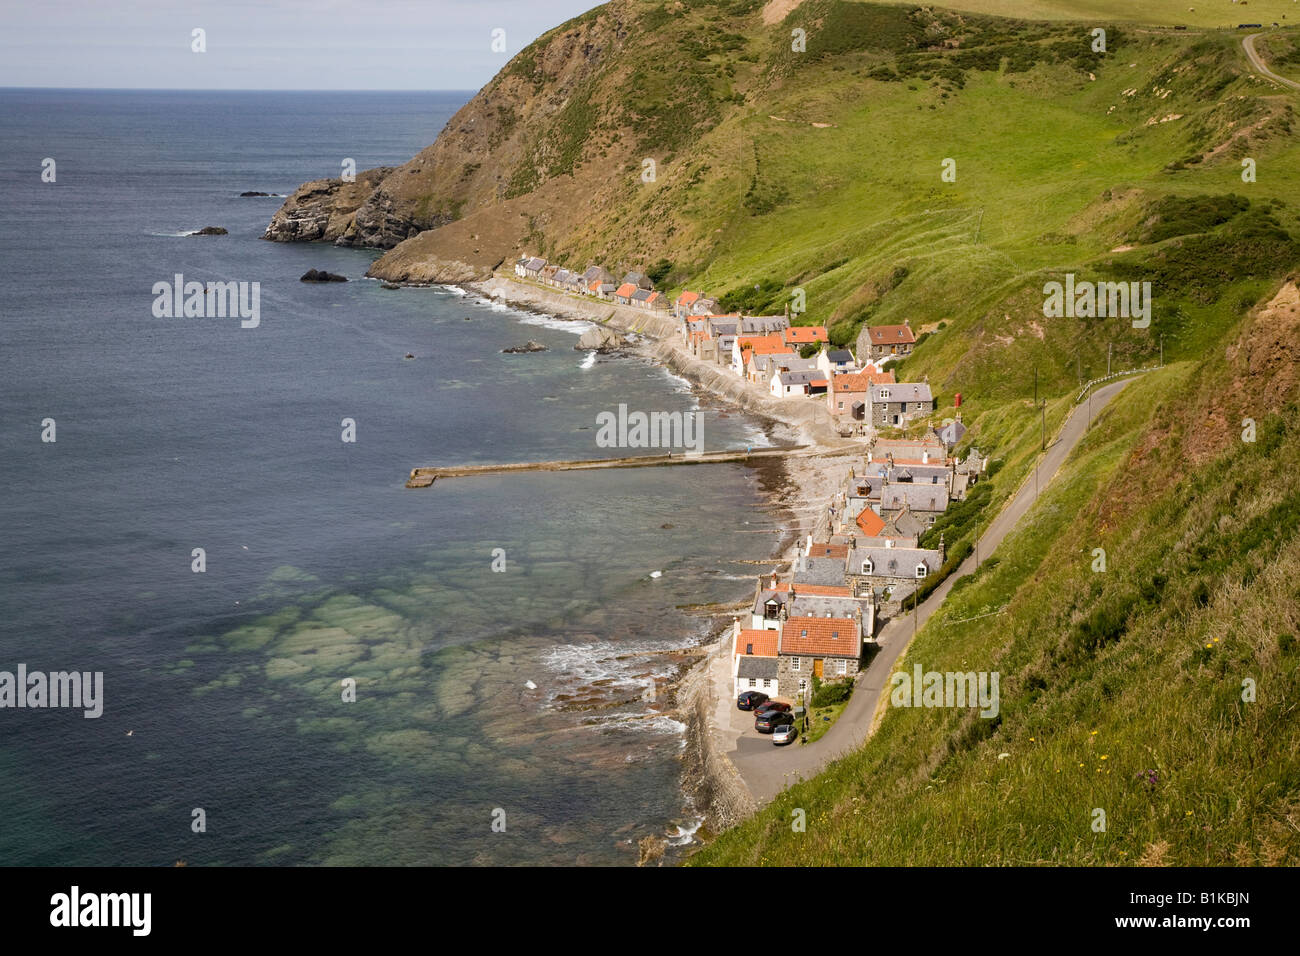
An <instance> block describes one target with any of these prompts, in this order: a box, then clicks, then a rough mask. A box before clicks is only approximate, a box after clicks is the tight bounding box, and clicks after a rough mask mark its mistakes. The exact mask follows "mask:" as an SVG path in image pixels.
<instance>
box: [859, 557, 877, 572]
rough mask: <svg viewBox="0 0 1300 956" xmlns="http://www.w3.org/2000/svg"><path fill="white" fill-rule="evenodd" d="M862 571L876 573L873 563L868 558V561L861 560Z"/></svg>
mask: <svg viewBox="0 0 1300 956" xmlns="http://www.w3.org/2000/svg"><path fill="white" fill-rule="evenodd" d="M862 573H863V574H875V573H876V567H875V565H873V564H872V563H871V562H870V561H869V560H868V561H863V562H862Z"/></svg>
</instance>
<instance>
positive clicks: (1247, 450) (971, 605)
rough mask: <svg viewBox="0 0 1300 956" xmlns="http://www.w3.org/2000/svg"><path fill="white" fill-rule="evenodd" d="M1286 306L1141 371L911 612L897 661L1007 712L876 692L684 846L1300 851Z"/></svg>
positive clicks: (1174, 855) (1093, 853)
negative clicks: (814, 755) (932, 598)
mask: <svg viewBox="0 0 1300 956" xmlns="http://www.w3.org/2000/svg"><path fill="white" fill-rule="evenodd" d="M1298 304H1300V290H1297V289H1296V287H1295V286H1294V285H1288V286H1287V287H1286V289H1285V290H1284V292H1283V295H1282V298H1281V300H1280V301H1279V302H1278V303H1277V305H1276V306H1275V307H1274V308H1272V309H1268V310H1265V311H1264V312H1262V313H1261V314H1260V315H1258V316H1256V317H1254V318H1253V319H1252V320H1251V321H1250V322H1249V323H1248V324H1247V326H1246V328H1245V330H1244V331H1243V332H1242V333H1241V335H1240V336H1239V337H1238V336H1236V335H1234V336H1233V338H1234V340H1235V341H1234V342H1233V344H1232V346H1231V347H1230V348H1229V349H1228V350H1227V353H1226V361H1225V360H1224V358H1223V356H1222V354H1221V356H1220V357H1218V358H1216V361H1214V362H1209V363H1205V364H1204V365H1201V364H1197V363H1192V362H1180V363H1177V364H1176V365H1173V366H1170V367H1168V368H1166V369H1165V370H1163V371H1161V372H1158V373H1151V374H1148V375H1146V376H1144V377H1141V378H1140V379H1138V380H1136V381H1134V383H1133V384H1132V385H1130V386H1129V387H1128V388H1127V389H1126V391H1125V392H1124V393H1123V394H1122V396H1121V398H1120V399H1118V400H1117V401H1116V403H1115V405H1114V406H1113V407H1112V408H1110V409H1108V410H1107V412H1106V414H1105V416H1104V417H1103V418H1102V420H1101V421H1100V422H1099V423H1098V424H1097V425H1096V426H1095V427H1094V429H1093V431H1092V432H1091V433H1090V434H1089V435H1088V437H1087V438H1086V439H1085V440H1084V441H1083V443H1081V445H1080V450H1079V453H1078V454H1076V455H1075V456H1074V458H1072V459H1071V461H1070V463H1069V464H1068V465H1067V467H1066V469H1065V470H1064V472H1063V473H1062V474H1061V475H1060V476H1059V477H1058V479H1057V481H1056V483H1054V484H1053V485H1052V487H1051V489H1050V491H1048V492H1047V493H1046V494H1045V495H1044V497H1043V500H1042V502H1041V504H1040V505H1039V506H1037V507H1036V508H1035V510H1034V511H1033V512H1032V513H1031V515H1030V516H1029V518H1028V519H1027V520H1026V522H1025V523H1023V524H1022V526H1021V527H1020V528H1019V529H1018V530H1017V531H1016V532H1015V533H1014V534H1013V535H1012V536H1011V537H1009V538H1008V539H1007V540H1006V541H1005V542H1004V543H1003V545H1002V547H1001V549H1000V551H999V554H998V558H997V560H996V562H994V561H990V562H988V563H986V564H985V565H984V567H983V568H982V569H981V570H980V572H978V573H977V574H976V575H975V576H973V577H972V578H971V579H969V583H967V582H962V583H961V584H959V586H958V587H957V588H955V589H954V591H953V593H952V595H951V597H950V598H949V600H948V602H947V603H946V604H945V606H944V608H943V609H942V611H941V612H940V613H938V614H936V615H935V616H934V617H933V618H932V619H931V620H930V622H929V623H928V624H927V625H926V627H925V628H924V629H922V631H921V633H920V635H919V636H918V637H917V639H916V641H915V642H914V643H913V645H912V647H911V648H909V650H908V653H907V654H906V656H905V658H904V659H903V660H902V661H901V662H900V665H899V666H900V667H901V668H903V669H906V670H909V671H910V669H911V667H912V666H913V665H914V664H916V663H920V664H921V665H922V666H923V668H924V669H925V670H938V671H970V670H974V671H998V672H1000V674H1001V687H1000V690H1001V713H1000V715H999V717H998V718H997V719H992V720H989V719H983V718H980V717H978V716H977V715H976V714H975V713H973V712H971V711H967V710H956V709H949V710H945V709H921V708H917V709H902V708H900V709H889V710H887V711H886V712H885V714H884V717H883V720H882V721H881V723H880V727H879V729H878V731H877V733H876V734H875V735H874V736H873V737H872V738H871V739H870V740H869V741H868V743H867V744H866V746H865V747H864V748H863V749H862V750H861V751H860V752H859V753H856V754H854V755H853V756H851V757H849V758H846V759H844V760H840V761H838V762H836V763H835V764H833V765H832V766H831V767H830V769H828V770H827V771H826V772H825V773H823V774H822V775H821V776H819V777H818V778H816V779H815V780H813V781H811V782H808V783H804V784H800V785H797V786H795V787H793V788H791V789H790V790H788V791H787V792H786V793H785V794H783V795H782V796H781V797H779V798H778V799H777V800H776V801H775V802H774V803H773V804H772V805H771V806H770V807H768V808H767V809H765V810H764V811H762V812H761V813H760V814H759V815H758V816H756V817H755V818H753V819H752V820H750V821H749V822H747V823H745V824H743V825H742V826H740V827H738V828H736V829H735V830H732V831H729V832H727V833H725V834H723V835H722V836H721V837H720V838H719V839H718V840H717V841H716V842H715V843H714V844H712V845H711V846H709V847H707V848H705V849H704V850H703V851H702V852H701V853H700V854H698V855H697V856H696V857H695V858H694V859H693V862H695V863H697V864H732V865H744V864H754V863H772V864H785V865H816V864H847V863H854V864H873V865H874V864H976V865H983V864H1034V863H1061V864H1076V865H1079V864H1082V865H1091V864H1110V865H1125V864H1169V865H1177V864H1185V865H1258V864H1269V865H1295V864H1296V863H1297V862H1300V833H1298V832H1297V830H1296V828H1295V824H1294V820H1295V815H1296V813H1297V812H1300V714H1297V711H1296V708H1295V703H1294V700H1293V699H1292V698H1293V697H1294V694H1295V688H1296V686H1297V684H1298V682H1300V589H1297V585H1296V581H1297V579H1298V577H1300V477H1297V476H1298V475H1300V471H1298V466H1300V425H1297V417H1296V413H1297V406H1296V404H1295V403H1296V400H1297V398H1300V389H1297V385H1296V382H1297V379H1296V369H1297V364H1296V359H1297V355H1296V346H1295V341H1296V339H1295V336H1296V333H1297V332H1298V331H1300V308H1298ZM1244 417H1253V418H1255V420H1256V421H1257V434H1256V438H1255V441H1254V442H1253V443H1248V442H1245V441H1243V440H1242V439H1241V428H1240V424H1239V423H1240V421H1241V420H1242V418H1244ZM1096 548H1102V549H1104V550H1105V554H1106V566H1105V570H1104V571H1096V570H1094V563H1095V557H1094V549H1096ZM972 619H973V620H972ZM1247 681H1252V682H1253V687H1254V699H1253V701H1250V702H1247V701H1244V700H1243V689H1244V687H1245V686H1246V682H1247ZM796 808H798V809H802V810H803V811H805V813H806V817H807V821H808V826H807V831H806V832H803V833H799V832H793V831H792V828H791V820H792V819H793V817H792V813H793V811H794V810H795V809H796ZM1097 809H1101V810H1103V811H1104V812H1105V822H1106V826H1105V830H1104V831H1103V832H1097V831H1096V830H1094V828H1093V821H1094V819H1096V814H1095V811H1096V810H1097Z"/></svg>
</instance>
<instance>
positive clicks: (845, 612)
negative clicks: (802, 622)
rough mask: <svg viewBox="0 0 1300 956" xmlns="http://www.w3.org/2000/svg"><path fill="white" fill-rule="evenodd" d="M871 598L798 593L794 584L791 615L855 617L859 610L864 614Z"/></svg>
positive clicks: (797, 588)
mask: <svg viewBox="0 0 1300 956" xmlns="http://www.w3.org/2000/svg"><path fill="white" fill-rule="evenodd" d="M870 602H871V599H870V598H869V597H867V596H866V595H863V596H862V597H855V598H854V597H826V596H825V595H822V594H800V593H799V587H798V585H795V594H794V600H793V601H792V602H791V603H790V607H789V611H790V616H791V617H855V616H856V614H857V612H858V611H859V610H861V611H862V613H863V616H866V613H867V605H868V604H869V603H870Z"/></svg>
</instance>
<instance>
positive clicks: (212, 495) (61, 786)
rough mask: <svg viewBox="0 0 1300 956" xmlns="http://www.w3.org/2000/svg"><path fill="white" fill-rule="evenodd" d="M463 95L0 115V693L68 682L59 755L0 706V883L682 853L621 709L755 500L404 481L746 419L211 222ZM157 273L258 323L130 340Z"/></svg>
mask: <svg viewBox="0 0 1300 956" xmlns="http://www.w3.org/2000/svg"><path fill="white" fill-rule="evenodd" d="M468 95H469V94H465V93H428V94H413V93H382V94H379V93H365V94H307V93H224V92H223V93H206V92H135V91H132V92H110V91H94V92H91V91H31V90H0V197H2V199H0V226H2V228H0V262H2V263H3V268H2V269H0V330H2V331H0V346H2V347H0V488H2V489H3V494H4V498H3V503H0V671H14V670H15V669H16V668H17V666H18V665H19V664H20V663H22V664H26V666H27V668H28V669H29V670H42V671H55V670H72V669H75V670H78V671H102V672H103V674H104V684H105V687H104V713H103V716H102V717H101V718H99V719H95V720H88V719H85V718H84V717H83V716H82V715H81V713H80V711H70V710H48V709H47V710H27V709H23V710H17V709H0V864H20V865H31V864H35V865H50V864H92V865H104V864H144V865H151V864H159V865H165V864H170V863H172V862H173V861H175V860H186V861H187V862H189V863H190V864H192V865H223V864H224V865H230V864H277V865H294V864H345V865H346V864H524V863H535V864H551V863H583V864H620V863H621V864H626V863H631V862H635V860H636V841H637V840H639V839H640V838H642V837H644V836H647V835H655V836H660V837H669V838H672V837H674V836H675V835H676V834H678V833H679V832H680V831H681V830H689V829H690V826H691V821H692V819H693V817H694V812H695V808H693V807H692V806H691V805H690V804H689V801H688V800H686V799H685V798H684V797H683V795H682V787H681V775H682V763H681V759H680V754H681V750H682V743H683V727H682V725H681V724H680V723H679V722H678V721H677V720H675V719H674V718H673V716H672V715H671V713H668V712H666V709H665V705H664V703H663V701H662V700H661V699H651V698H652V697H656V695H651V694H649V693H647V689H648V688H649V687H650V686H651V685H652V683H653V682H654V678H655V677H659V678H664V677H667V676H669V675H671V674H672V673H674V671H675V669H676V667H677V663H678V659H677V658H676V657H674V656H673V655H672V654H671V653H669V652H671V651H673V650H674V649H679V648H683V647H687V646H690V645H691V644H693V643H694V642H696V641H698V640H699V638H700V637H701V636H702V635H703V633H704V632H705V630H706V628H707V627H708V626H709V619H707V618H705V617H703V616H700V615H698V614H695V613H692V610H691V608H692V607H694V606H696V605H701V604H707V603H710V602H715V601H729V600H736V599H739V598H743V597H744V596H745V594H746V593H747V592H748V590H749V587H750V585H749V584H748V583H747V576H748V575H749V574H750V573H752V571H753V568H752V566H751V565H747V564H744V563H741V562H743V561H744V560H745V559H750V560H753V559H760V558H763V557H765V556H767V555H768V554H770V553H771V551H772V549H773V546H774V544H775V542H776V540H777V538H778V536H779V534H780V533H781V532H782V527H783V519H782V516H781V515H780V513H779V512H778V511H777V510H775V508H774V507H773V506H772V505H771V496H772V493H773V492H774V490H775V486H776V484H777V482H778V481H779V478H778V477H777V476H773V475H770V474H762V473H759V472H756V471H753V470H750V469H746V468H742V467H740V466H731V465H717V466H698V467H691V468H681V469H671V468H670V469H645V470H622V471H615V472H610V473H600V472H592V473H568V474H560V475H557V474H540V473H539V474H522V475H513V476H504V477H491V478H486V477H485V478H470V479H460V480H449V481H444V482H439V483H438V484H437V485H435V486H434V487H433V488H432V489H425V490H407V489H405V488H404V487H403V482H404V480H405V477H406V474H407V472H408V471H409V469H410V468H411V467H413V466H416V465H423V464H438V463H455V462H465V461H530V460H541V459H550V458H565V457H594V456H597V455H600V454H608V453H613V452H610V451H606V450H602V449H597V448H596V447H595V446H594V436H595V427H594V425H595V416H596V414H597V413H598V412H600V411H602V410H612V409H614V408H616V407H617V405H618V404H619V403H620V402H625V403H627V405H628V406H629V407H630V408H633V409H642V410H646V411H657V410H664V411H674V410H679V411H688V410H691V409H694V408H696V407H697V406H699V405H701V404H702V411H703V413H704V416H705V418H704V429H705V430H704V435H705V443H706V446H707V447H708V448H722V447H737V446H739V445H742V444H747V443H751V442H756V441H757V442H762V441H763V440H764V439H763V435H762V432H761V430H760V423H758V422H756V421H754V420H753V419H750V418H747V417H745V416H743V415H741V414H740V413H737V412H734V411H730V410H728V409H727V408H725V407H720V406H717V405H712V404H710V403H709V402H708V401H707V400H702V399H700V398H698V397H697V396H696V395H694V394H692V392H691V390H690V389H689V388H688V387H686V386H685V384H684V383H682V382H681V381H680V380H677V379H675V378H673V377H672V376H671V375H669V374H667V373H666V372H665V371H663V370H662V369H659V368H657V367H655V366H654V365H652V364H650V363H648V362H646V361H644V360H642V359H640V358H637V357H629V356H623V357H601V358H600V359H599V360H598V361H596V362H595V363H594V364H590V363H587V362H584V356H583V354H581V353H578V352H576V351H574V350H573V348H572V346H573V344H574V342H575V341H576V337H575V333H576V332H578V331H581V326H577V325H575V324H573V323H562V322H556V321H553V320H547V319H544V318H542V317H537V316H530V315H527V314H524V313H520V312H516V311H513V310H509V309H504V308H502V307H501V306H499V305H494V304H492V303H487V302H484V301H482V300H480V299H478V298H477V297H475V296H473V295H464V294H458V293H457V292H456V291H455V290H446V289H402V290H399V291H390V290H384V289H382V288H381V287H380V285H379V283H377V282H374V281H371V280H364V279H362V277H363V275H364V273H365V271H366V268H367V266H368V264H369V262H370V261H371V260H372V259H373V257H374V255H375V253H373V252H368V251H362V250H348V249H339V248H335V247H333V246H329V245H318V244H313V245H281V244H276V243H269V242H264V241H262V240H261V239H260V238H259V237H260V235H261V233H262V230H263V229H264V227H265V225H266V222H267V220H268V219H269V218H270V216H271V215H272V213H274V211H275V210H276V209H277V208H278V206H279V204H280V203H281V202H282V201H283V200H282V199H279V198H239V193H240V192H242V191H245V190H258V191H266V192H272V193H280V194H288V193H290V192H291V191H292V190H293V189H294V188H296V187H297V186H298V185H299V184H300V183H302V182H304V181H307V180H310V179H314V178H321V177H326V176H337V175H338V174H339V172H340V169H341V164H342V162H343V161H344V160H345V159H348V158H351V159H354V160H355V161H356V164H357V168H358V169H365V168H369V167H371V166H375V165H390V164H398V163H401V162H404V161H405V160H406V159H408V158H410V156H412V155H414V154H415V153H416V152H417V151H418V150H419V149H421V148H423V147H424V146H426V145H427V144H428V143H430V142H432V141H433V139H434V138H435V136H436V135H437V133H438V132H439V130H440V129H441V128H442V126H443V124H444V123H445V122H446V121H447V119H449V118H450V116H451V115H452V113H453V112H454V111H455V110H456V109H457V108H458V107H459V106H460V105H461V104H462V103H463V102H464V101H465V100H466V99H467V98H468ZM46 158H50V159H53V160H54V162H55V164H56V166H55V169H56V176H57V178H56V181H55V182H53V183H48V182H43V181H42V178H41V172H42V161H43V160H45V159H46ZM208 225H215V226H222V227H225V228H226V229H228V230H229V233H230V234H229V235H228V236H220V237H204V238H197V237H188V236H186V235H184V234H185V233H187V232H190V231H193V230H196V229H199V228H201V227H203V226H208ZM308 268H318V269H327V270H329V271H332V272H339V273H342V274H344V275H346V276H348V277H349V279H351V280H352V281H350V282H348V283H346V284H329V285H310V284H304V283H301V282H299V281H298V277H299V276H300V275H301V274H302V273H303V272H304V271H306V270H307V269H308ZM177 273H179V274H182V275H184V277H185V278H186V279H187V280H196V281H203V282H206V281H229V280H234V281H244V282H253V281H256V282H259V283H260V288H261V323H260V325H259V326H258V327H257V328H248V329H245V328H241V327H240V322H239V320H238V319H233V318H226V319H219V318H188V319H187V318H156V317H155V316H154V314H153V310H152V306H153V300H154V295H153V293H152V291H151V290H152V288H153V286H154V284H155V283H156V282H159V281H172V279H173V276H174V275H176V274H177ZM530 338H531V339H536V340H538V341H541V342H542V343H544V344H545V345H547V346H549V348H550V351H547V352H543V353H536V354H531V355H504V354H502V352H501V349H503V348H505V347H507V346H510V345H515V344H520V343H522V342H523V341H525V340H527V339H530ZM408 352H409V353H413V354H414V356H415V358H414V359H410V360H408V359H404V358H403V356H404V355H405V354H406V353H408ZM588 364H590V367H583V366H584V365H588ZM348 418H350V419H353V420H354V421H355V423H356V441H355V442H353V443H345V442H343V441H342V440H341V432H342V422H343V420H344V419H348ZM46 419H54V421H55V428H56V438H57V440H56V441H54V442H52V443H50V442H43V441H42V440H41V436H42V431H43V426H42V422H43V421H44V420H46ZM196 548H202V549H203V550H204V552H205V555H206V570H205V571H204V572H203V573H195V572H194V571H193V570H192V561H193V558H192V554H193V551H194V549H196ZM498 549H500V550H498ZM502 553H504V558H505V570H504V571H494V570H493V569H492V568H493V561H494V557H499V556H501V555H502ZM498 566H499V562H498ZM654 571H661V572H662V575H661V576H659V577H652V576H651V574H652V572H654ZM345 679H351V680H354V681H355V684H356V700H355V702H345V701H344V700H343V696H344V695H343V692H342V688H343V683H342V682H343V681H344V680H345ZM529 681H531V682H532V683H534V684H535V685H536V689H535V690H534V689H529V688H528V687H527V685H526V682H529ZM657 686H662V685H657ZM200 810H201V811H202V814H201V816H202V819H203V820H204V822H205V829H204V831H203V832H195V826H194V825H193V824H194V820H195V819H196V818H197V817H198V816H199V814H198V813H197V812H196V811H200ZM502 819H504V821H505V829H504V832H498V831H499V830H500V826H499V824H500V821H501V820H502ZM494 821H495V822H497V824H498V826H497V827H496V828H494V827H493V823H494ZM677 852H681V851H680V850H674V851H673V853H677ZM671 858H672V853H670V859H671Z"/></svg>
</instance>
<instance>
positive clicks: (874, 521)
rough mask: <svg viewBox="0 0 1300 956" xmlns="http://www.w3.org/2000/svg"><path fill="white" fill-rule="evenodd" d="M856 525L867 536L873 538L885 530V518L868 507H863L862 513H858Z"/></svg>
mask: <svg viewBox="0 0 1300 956" xmlns="http://www.w3.org/2000/svg"><path fill="white" fill-rule="evenodd" d="M858 527H859V528H861V529H862V533H863V534H865V535H866V536H867V537H868V538H874V537H877V536H878V535H879V534H880V532H882V531H884V530H885V519H884V518H882V517H880V515H878V514H876V513H875V512H874V511H872V510H871V509H870V508H863V509H862V513H861V514H860V515H858Z"/></svg>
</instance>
